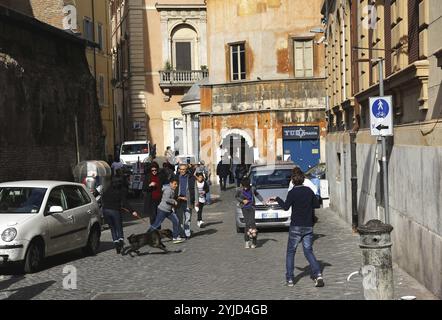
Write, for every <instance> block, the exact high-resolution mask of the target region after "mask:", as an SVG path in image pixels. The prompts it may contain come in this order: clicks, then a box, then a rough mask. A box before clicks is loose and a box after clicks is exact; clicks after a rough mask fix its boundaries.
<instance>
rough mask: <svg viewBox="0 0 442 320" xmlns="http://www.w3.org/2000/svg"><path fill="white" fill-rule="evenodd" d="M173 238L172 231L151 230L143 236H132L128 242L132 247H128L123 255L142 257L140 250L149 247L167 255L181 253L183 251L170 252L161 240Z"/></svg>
mask: <svg viewBox="0 0 442 320" xmlns="http://www.w3.org/2000/svg"><path fill="white" fill-rule="evenodd" d="M165 237H167V238H172V231H170V230H167V229H166V230H150V231H147V232H146V233H143V234H138V235H135V234H132V235H131V236H130V237H128V238H127V240H128V241H129V243H130V247H126V248H124V249H123V251H122V252H121V254H122V255H123V256H125V255H127V254H129V255H130V256H131V257H134V255H133V253H135V254H137V255H138V256H139V255H140V248H142V247H144V246H146V245H148V246H151V247H152V248H158V249H160V250H163V251H164V252H165V253H170V252H181V250H178V251H169V250H168V249H167V248H166V246H165V245H164V244H163V242H162V241H161V239H163V238H165Z"/></svg>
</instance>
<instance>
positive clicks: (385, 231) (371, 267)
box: [358, 220, 394, 300]
mask: <svg viewBox="0 0 442 320" xmlns="http://www.w3.org/2000/svg"><path fill="white" fill-rule="evenodd" d="M392 230H393V227H392V226H391V225H389V224H384V223H382V221H380V220H370V221H368V222H367V224H365V225H363V226H361V227H359V228H358V232H359V234H360V236H361V242H360V244H359V247H360V248H361V249H362V268H361V275H362V277H363V280H362V284H363V287H364V297H365V300H393V299H394V293H393V290H394V283H393V263H392V257H391V246H392V243H391V238H390V233H391V231H392Z"/></svg>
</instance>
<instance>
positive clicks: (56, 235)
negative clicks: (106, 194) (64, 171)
mask: <svg viewBox="0 0 442 320" xmlns="http://www.w3.org/2000/svg"><path fill="white" fill-rule="evenodd" d="M100 236H101V226H100V216H99V209H98V205H97V202H96V200H95V198H94V196H93V195H92V194H91V193H90V192H89V191H88V190H87V189H86V187H85V186H84V185H82V184H78V183H71V182H61V181H21V182H7V183H0V265H1V264H6V263H8V262H21V263H22V265H23V268H24V271H25V272H26V273H33V272H36V271H38V270H39V269H40V267H41V265H42V262H43V260H44V258H45V257H48V256H53V255H56V254H59V253H62V252H66V251H70V250H74V249H78V248H83V251H84V253H85V254H88V255H95V254H96V253H97V251H98V247H99V245H100Z"/></svg>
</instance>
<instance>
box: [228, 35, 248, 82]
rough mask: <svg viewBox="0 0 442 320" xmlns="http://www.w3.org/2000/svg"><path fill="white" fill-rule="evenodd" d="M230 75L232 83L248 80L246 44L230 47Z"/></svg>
mask: <svg viewBox="0 0 442 320" xmlns="http://www.w3.org/2000/svg"><path fill="white" fill-rule="evenodd" d="M230 74H231V80H232V81H239V80H246V78H247V73H246V48H245V43H238V44H232V45H230Z"/></svg>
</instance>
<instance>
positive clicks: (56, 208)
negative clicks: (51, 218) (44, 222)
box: [48, 206, 63, 215]
mask: <svg viewBox="0 0 442 320" xmlns="http://www.w3.org/2000/svg"><path fill="white" fill-rule="evenodd" d="M54 213H63V208H62V207H60V206H52V207H50V208H49V211H48V215H51V214H54Z"/></svg>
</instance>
